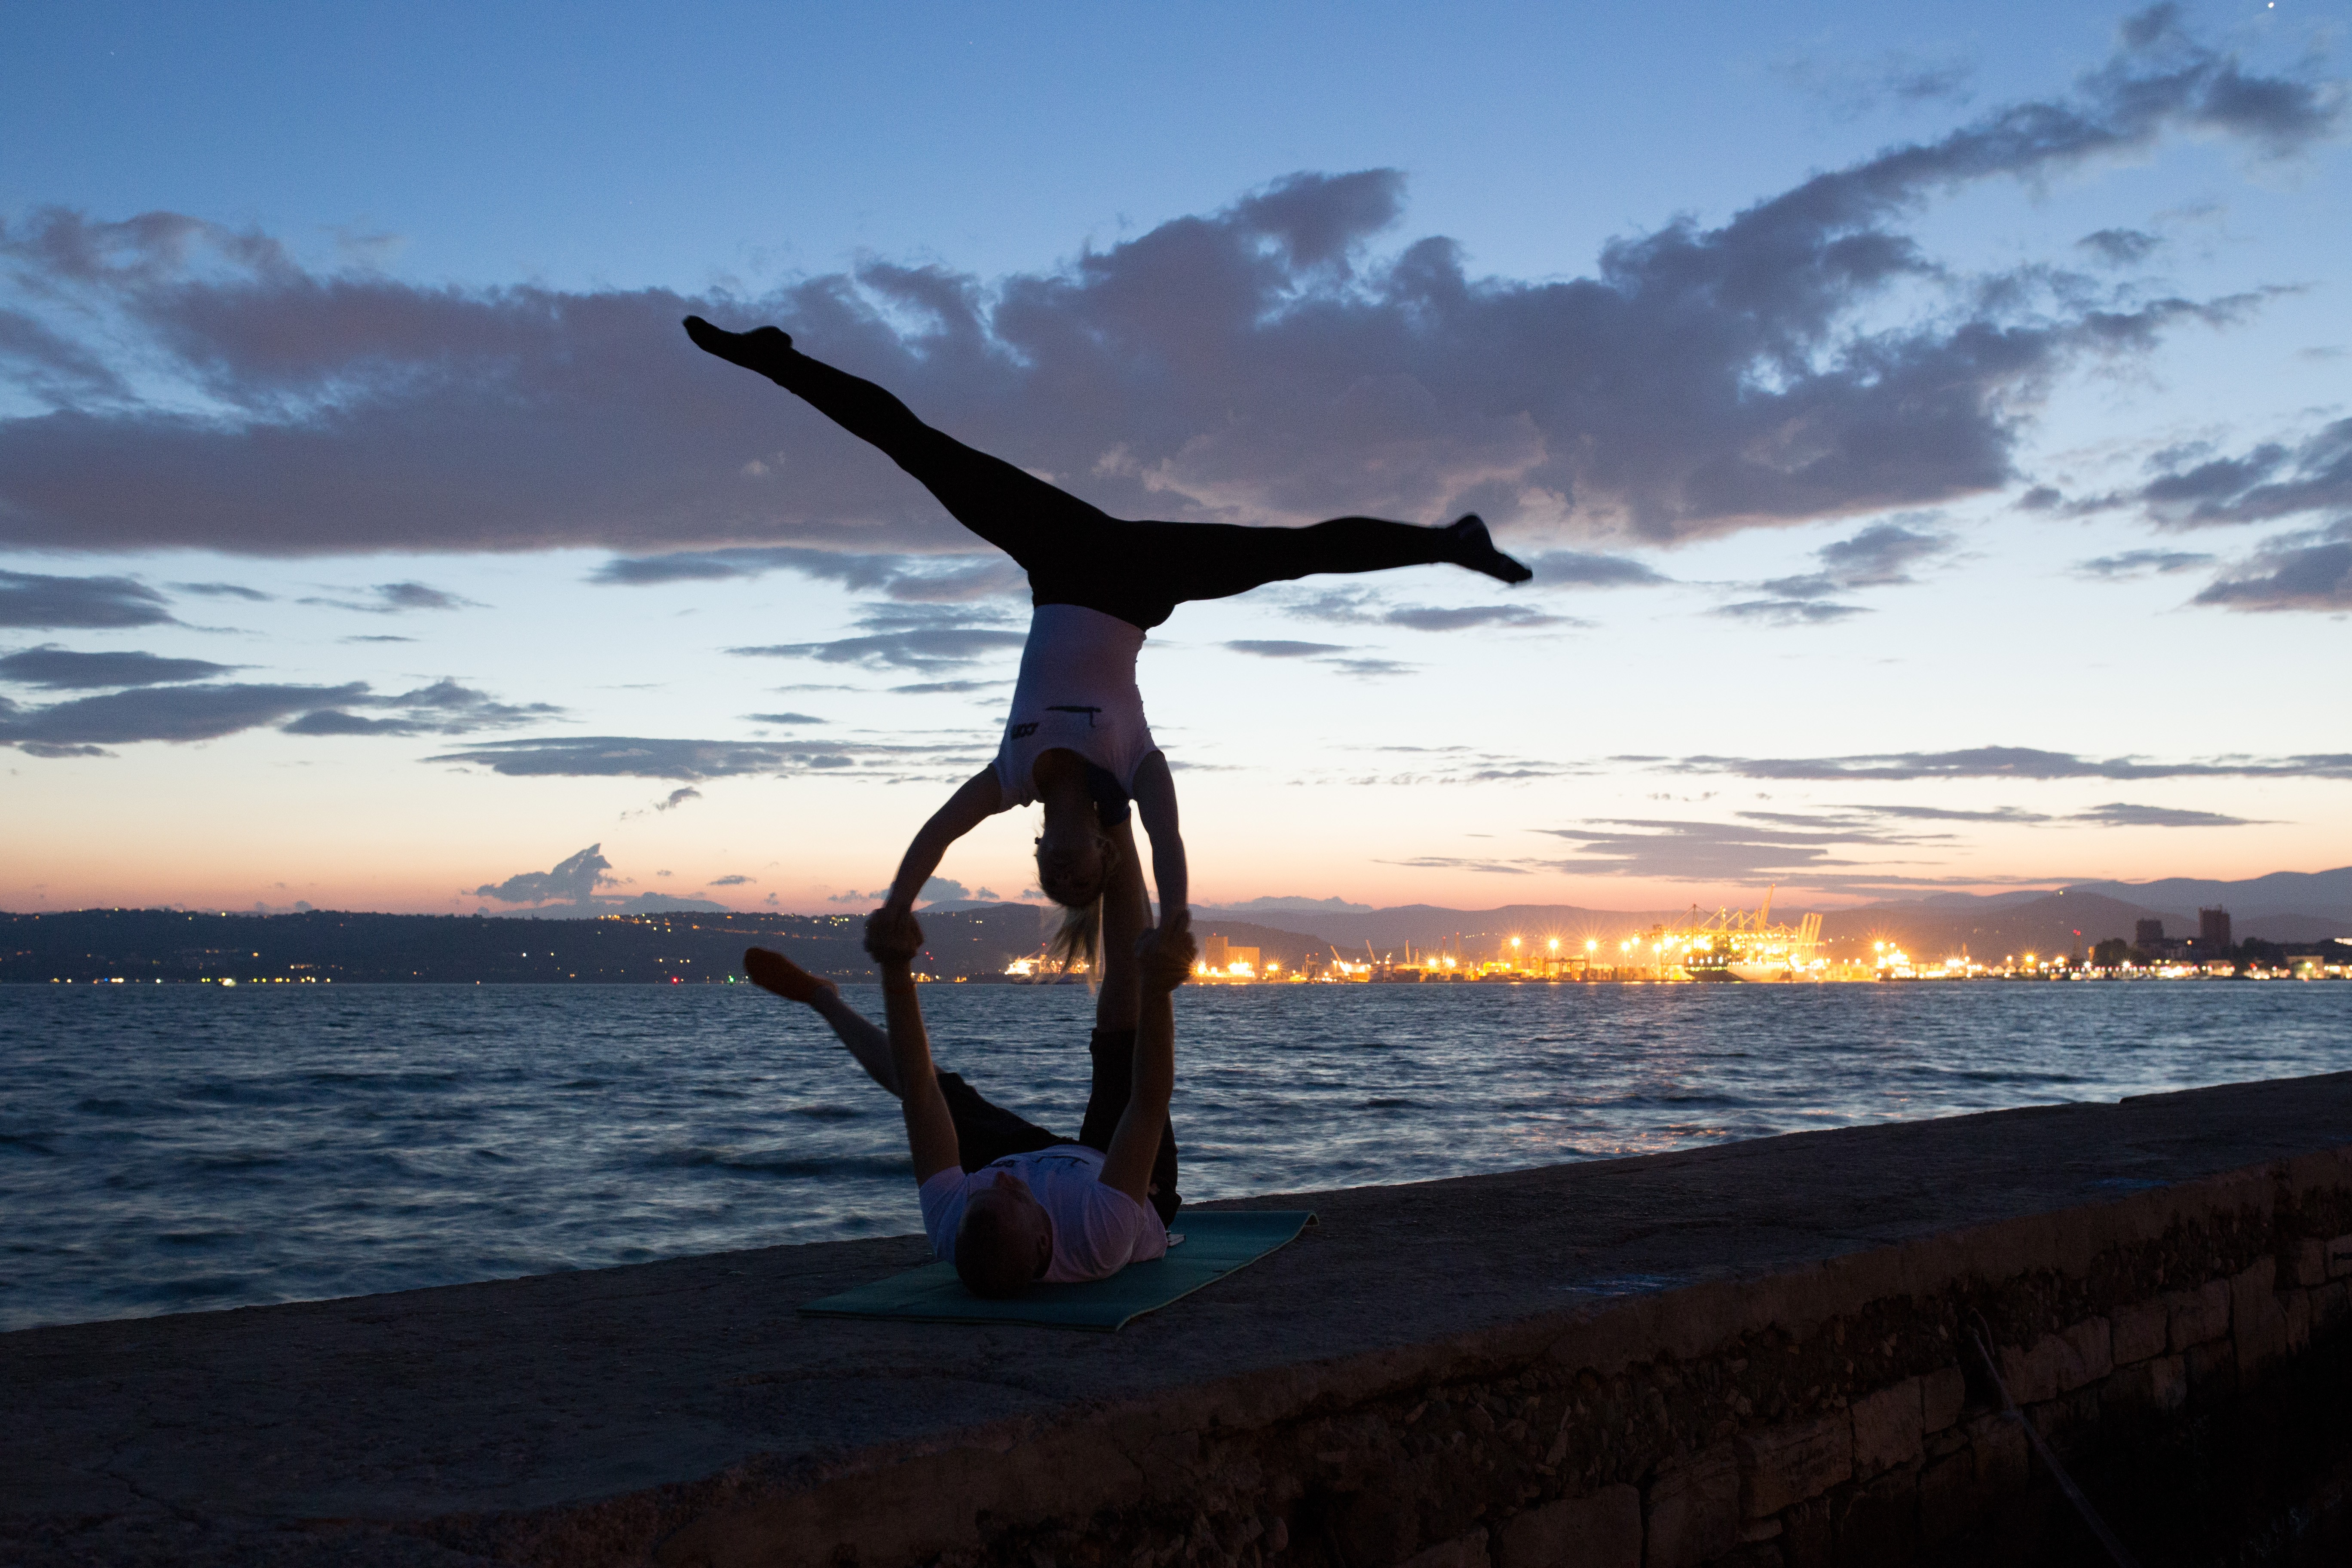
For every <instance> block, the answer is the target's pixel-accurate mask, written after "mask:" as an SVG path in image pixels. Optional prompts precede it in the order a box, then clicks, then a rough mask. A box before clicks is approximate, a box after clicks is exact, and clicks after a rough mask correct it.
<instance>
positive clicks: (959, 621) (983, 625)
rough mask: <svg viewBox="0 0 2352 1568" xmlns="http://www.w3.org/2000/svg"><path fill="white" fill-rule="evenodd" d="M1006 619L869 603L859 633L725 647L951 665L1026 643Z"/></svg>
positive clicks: (915, 666)
mask: <svg viewBox="0 0 2352 1568" xmlns="http://www.w3.org/2000/svg"><path fill="white" fill-rule="evenodd" d="M1008 618H1009V617H1007V616H1003V615H1002V614H999V613H996V612H994V611H989V610H984V609H983V610H980V611H975V610H973V609H971V608H969V607H956V606H950V605H930V604H898V605H867V606H866V612H865V614H864V615H862V616H859V618H858V625H859V626H861V627H862V628H864V635H863V636H859V637H835V638H834V639H832V640H831V641H828V642H806V643H775V644H771V645H769V646H767V647H730V648H729V649H728V650H727V651H728V652H729V653H731V654H739V655H742V656H744V657H747V658H813V659H816V660H818V661H819V662H821V663H824V664H856V665H862V666H864V667H865V668H868V669H912V670H919V671H931V670H940V669H952V668H956V667H958V666H960V665H968V664H976V663H978V662H979V661H980V660H981V659H982V658H986V657H987V656H988V655H990V654H992V653H997V652H1000V651H1003V650H1005V649H1009V648H1017V647H1021V645H1022V644H1023V643H1024V642H1026V641H1027V640H1028V636H1027V634H1026V633H1024V632H1016V631H1013V630H1011V629H1009V628H1008V627H1007V626H1005V625H1004V623H1005V622H1006V621H1007V619H1008Z"/></svg>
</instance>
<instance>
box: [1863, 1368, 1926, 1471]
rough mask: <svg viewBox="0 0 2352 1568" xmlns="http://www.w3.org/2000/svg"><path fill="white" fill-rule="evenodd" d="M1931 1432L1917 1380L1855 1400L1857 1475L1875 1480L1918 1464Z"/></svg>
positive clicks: (1904, 1382)
mask: <svg viewBox="0 0 2352 1568" xmlns="http://www.w3.org/2000/svg"><path fill="white" fill-rule="evenodd" d="M1926 1436H1927V1417H1926V1414H1925V1408H1924V1406H1923V1405H1921V1403H1920V1395H1919V1380H1918V1379H1917V1378H1916V1377H1906V1378H1905V1379H1904V1380H1903V1381H1902V1382H1901V1383H1898V1384H1895V1386H1894V1387H1892V1388H1883V1389H1880V1390H1879V1391H1878V1392H1877V1393H1876V1394H1871V1395H1869V1396H1868V1397H1867V1398H1864V1399H1857V1400H1855V1401H1854V1402H1853V1468H1854V1473H1855V1474H1856V1475H1861V1476H1874V1475H1876V1474H1877V1473H1878V1472H1879V1471H1881V1470H1885V1469H1891V1468H1894V1467H1895V1466H1896V1465H1909V1464H1916V1462H1917V1461H1918V1459H1919V1455H1920V1445H1921V1443H1922V1441H1923V1440H1924V1439H1925V1437H1926Z"/></svg>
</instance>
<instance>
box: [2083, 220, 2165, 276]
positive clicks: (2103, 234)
mask: <svg viewBox="0 0 2352 1568" xmlns="http://www.w3.org/2000/svg"><path fill="white" fill-rule="evenodd" d="M2163 243H2164V241H2163V240H2161V239H2159V238H2158V237H2156V236H2155V235H2152V234H2147V233H2145V232H2143V231H2142V230H2139V229H2136V228H2103V229H2101V230H2099V231H2098V232H2097V233H2096V234H2086V235H2084V237H2082V238H2080V239H2078V240H2076V241H2075V242H2074V247H2075V248H2076V249H2077V250H2084V251H2088V252H2089V253H2090V254H2091V255H2092V256H2093V257H2094V258H2096V259H2097V260H2098V261H2100V262H2102V263H2104V264H2105V265H2106V266H2109V267H2136V266H2137V265H2138V264H2139V263H2141V262H2143V261H2146V260H2147V258H2148V257H2149V256H2151V255H2153V254H2154V253H2155V251H2156V247H2158V246H2160V245H2162V244H2163Z"/></svg>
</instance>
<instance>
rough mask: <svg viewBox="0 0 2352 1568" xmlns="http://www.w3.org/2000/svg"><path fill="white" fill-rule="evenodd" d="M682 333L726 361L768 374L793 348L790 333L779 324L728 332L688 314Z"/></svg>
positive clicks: (704, 351)
mask: <svg viewBox="0 0 2352 1568" xmlns="http://www.w3.org/2000/svg"><path fill="white" fill-rule="evenodd" d="M686 335H687V336H688V337H689V338H692V339H693V340H694V346H695V347H696V348H698V349H700V350H701V351H702V352H703V353H710V354H717V355H718V356H719V358H720V359H723V360H725V361H726V362H727V363H730V364H740V365H741V366H742V367H743V368H744V369H745V370H756V371H758V372H759V373H760V374H761V375H764V376H770V377H772V376H773V375H774V374H776V371H777V369H778V368H779V367H780V366H782V363H783V362H784V356H785V355H786V354H788V353H792V352H793V338H792V334H791V333H790V332H787V331H784V330H783V329H782V327H754V328H752V329H751V331H748V332H730V331H727V330H726V329H725V328H723V327H714V326H712V325H711V324H710V323H709V321H704V320H703V319H702V318H701V317H699V316H688V318H687V319H686Z"/></svg>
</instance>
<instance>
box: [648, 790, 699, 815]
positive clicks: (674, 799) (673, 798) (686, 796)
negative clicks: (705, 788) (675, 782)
mask: <svg viewBox="0 0 2352 1568" xmlns="http://www.w3.org/2000/svg"><path fill="white" fill-rule="evenodd" d="M701 798H702V792H701V791H700V790H698V789H697V788H695V787H694V786H693V785H692V784H688V785H686V786H685V787H684V788H682V789H674V790H672V791H670V792H669V794H668V795H665V796H663V797H662V798H661V799H660V800H657V801H656V802H654V809H655V810H656V811H676V810H677V808H678V807H679V806H681V805H685V804H686V803H687V802H688V801H689V800H700V799H701Z"/></svg>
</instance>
